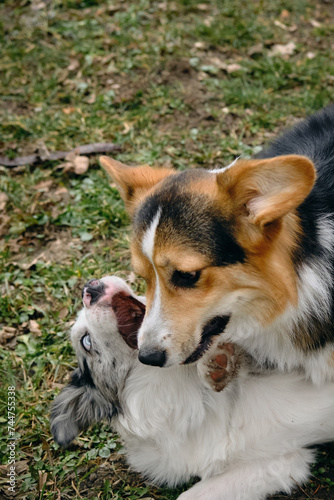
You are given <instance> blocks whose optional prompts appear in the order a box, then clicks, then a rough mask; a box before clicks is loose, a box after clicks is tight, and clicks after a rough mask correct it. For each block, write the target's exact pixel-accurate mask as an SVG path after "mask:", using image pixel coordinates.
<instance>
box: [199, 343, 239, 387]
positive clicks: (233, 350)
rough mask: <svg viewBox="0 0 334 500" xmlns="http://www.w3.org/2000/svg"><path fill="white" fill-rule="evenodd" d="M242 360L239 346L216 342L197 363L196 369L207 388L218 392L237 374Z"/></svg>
mask: <svg viewBox="0 0 334 500" xmlns="http://www.w3.org/2000/svg"><path fill="white" fill-rule="evenodd" d="M241 361H242V351H241V349H240V347H238V346H236V345H235V344H232V343H222V342H216V343H215V344H214V345H212V346H211V347H210V349H209V350H208V351H207V352H206V353H205V354H204V355H203V357H202V358H201V359H200V360H199V362H198V364H197V371H198V374H199V376H200V377H201V379H202V380H203V383H204V385H205V386H206V387H208V388H209V389H213V390H214V391H215V392H220V391H222V390H223V389H225V387H226V386H227V384H229V383H230V382H231V380H232V379H233V378H234V377H236V376H237V374H238V372H239V369H240V365H241Z"/></svg>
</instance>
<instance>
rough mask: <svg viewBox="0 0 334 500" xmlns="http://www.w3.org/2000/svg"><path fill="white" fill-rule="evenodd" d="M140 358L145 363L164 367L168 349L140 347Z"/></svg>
mask: <svg viewBox="0 0 334 500" xmlns="http://www.w3.org/2000/svg"><path fill="white" fill-rule="evenodd" d="M138 359H139V361H140V362H141V363H143V364H144V365H150V366H160V368H162V367H163V366H164V365H165V363H166V359H167V356H166V351H159V350H157V351H152V350H146V349H145V350H144V349H139V356H138Z"/></svg>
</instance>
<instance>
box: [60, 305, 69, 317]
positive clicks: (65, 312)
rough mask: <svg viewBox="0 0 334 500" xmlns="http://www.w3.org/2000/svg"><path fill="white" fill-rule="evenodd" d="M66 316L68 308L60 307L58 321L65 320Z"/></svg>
mask: <svg viewBox="0 0 334 500" xmlns="http://www.w3.org/2000/svg"><path fill="white" fill-rule="evenodd" d="M67 315H68V308H67V307H62V308H61V309H60V311H59V316H58V317H59V319H61V320H63V319H65V318H66V316H67Z"/></svg>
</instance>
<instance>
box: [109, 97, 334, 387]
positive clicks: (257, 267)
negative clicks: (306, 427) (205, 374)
mask: <svg viewBox="0 0 334 500" xmlns="http://www.w3.org/2000/svg"><path fill="white" fill-rule="evenodd" d="M101 164H102V166H103V167H104V169H105V170H106V171H107V173H108V174H109V175H110V176H111V177H112V179H113V180H114V182H115V183H116V185H117V186H118V188H119V191H120V193H121V195H122V197H123V199H124V201H125V205H126V207H127V210H128V211H129V213H130V215H131V216H132V223H133V225H132V227H133V229H132V243H131V253H132V263H133V267H134V270H135V271H136V272H137V273H138V274H139V275H141V276H142V277H143V278H144V279H145V280H146V283H147V309H146V314H145V318H144V320H143V323H142V325H141V328H140V330H139V333H138V345H139V359H140V361H141V362H142V363H146V364H149V365H154V366H160V367H163V366H164V367H170V366H173V365H180V364H189V363H192V362H194V361H197V360H198V359H199V358H201V357H202V359H201V360H200V362H199V363H198V367H199V369H203V370H205V369H206V365H207V363H208V355H209V356H210V358H211V359H212V356H213V354H212V351H213V350H214V347H215V344H216V343H217V339H220V341H222V340H223V341H224V342H233V343H235V344H237V345H239V346H241V347H242V348H243V349H245V351H246V352H248V353H249V354H250V355H251V356H252V357H253V358H255V359H256V360H257V362H259V363H261V364H268V363H269V364H270V365H273V366H275V367H277V368H279V369H281V370H284V371H286V370H287V371H290V370H293V369H302V370H304V373H305V374H306V376H307V378H309V379H311V380H312V381H313V383H314V384H322V383H324V381H326V380H334V332H333V317H334V310H333V274H334V270H333V260H334V247H333V244H334V217H333V212H334V186H333V183H334V105H333V106H330V107H328V108H326V109H324V110H322V111H321V112H319V113H317V114H315V115H313V116H311V117H310V118H308V119H307V120H305V121H302V122H301V123H299V124H297V125H296V126H295V127H294V128H292V129H291V130H288V131H287V132H285V133H284V134H283V135H282V136H281V137H279V138H278V139H277V140H276V141H274V142H273V143H272V144H271V145H269V147H267V148H266V149H264V150H263V151H262V152H261V154H260V155H258V156H257V157H255V158H254V159H250V160H244V159H242V158H240V159H237V160H236V161H234V162H233V163H232V164H231V165H229V166H228V167H225V168H220V169H217V170H205V169H190V170H186V171H182V172H178V171H175V170H171V169H164V168H161V169H153V168H150V167H148V166H139V167H129V166H126V165H123V164H121V163H120V162H117V161H115V160H113V159H110V158H108V157H102V158H101ZM209 346H211V348H210V349H209V350H208V347H209ZM203 354H205V356H203ZM200 367H201V368H200Z"/></svg>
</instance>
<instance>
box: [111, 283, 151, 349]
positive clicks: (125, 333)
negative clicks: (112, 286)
mask: <svg viewBox="0 0 334 500" xmlns="http://www.w3.org/2000/svg"><path fill="white" fill-rule="evenodd" d="M111 307H112V308H113V311H114V313H115V316H116V319H117V324H118V330H119V333H120V334H121V336H122V338H123V339H124V341H125V342H126V343H127V345H128V346H129V347H131V348H132V349H137V348H138V344H137V333H138V330H139V328H140V325H141V324H142V322H143V319H144V315H145V305H144V304H142V303H141V302H140V301H139V300H137V299H135V298H134V297H132V296H131V295H128V294H127V293H126V292H118V293H116V294H115V295H114V296H113V297H112V299H111Z"/></svg>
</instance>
